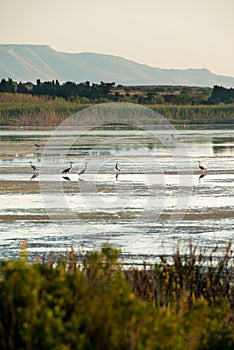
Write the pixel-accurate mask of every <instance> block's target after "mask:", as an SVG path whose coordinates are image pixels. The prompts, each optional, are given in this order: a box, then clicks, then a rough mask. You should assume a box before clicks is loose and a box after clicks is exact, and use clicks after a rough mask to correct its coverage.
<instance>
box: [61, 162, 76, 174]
mask: <svg viewBox="0 0 234 350" xmlns="http://www.w3.org/2000/svg"><path fill="white" fill-rule="evenodd" d="M72 164H73V162H70V167H69V168H67V169H64V170H63V171H62V174H67V173H69V172H70V170H71V168H72Z"/></svg>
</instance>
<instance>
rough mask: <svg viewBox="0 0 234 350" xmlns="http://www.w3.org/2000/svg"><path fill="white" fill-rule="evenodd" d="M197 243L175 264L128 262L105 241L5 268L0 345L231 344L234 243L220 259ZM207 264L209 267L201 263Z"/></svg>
mask: <svg viewBox="0 0 234 350" xmlns="http://www.w3.org/2000/svg"><path fill="white" fill-rule="evenodd" d="M217 250H218V247H216V249H214V251H213V252H212V253H211V255H210V257H209V260H208V261H207V259H205V255H203V253H202V252H197V251H196V249H195V247H193V246H192V245H191V246H190V247H189V248H188V253H187V254H184V255H182V254H180V252H179V250H175V253H174V255H173V257H172V262H171V263H168V261H167V259H166V258H165V257H164V256H161V262H158V263H155V264H152V265H151V266H147V265H146V264H144V263H143V264H142V267H141V268H139V267H130V268H129V267H128V268H126V266H125V267H124V266H123V265H122V264H121V260H120V251H119V250H117V249H115V248H112V247H111V246H109V245H107V244H105V245H103V247H102V249H101V250H100V251H92V252H89V253H87V254H85V255H83V256H81V255H80V254H79V255H78V254H76V253H75V252H74V250H73V249H71V250H70V252H69V253H67V255H66V258H59V257H56V256H53V255H51V256H50V258H48V259H47V260H46V261H43V262H41V261H39V260H35V261H34V262H33V263H28V255H27V243H26V242H23V243H22V250H21V253H20V257H19V258H18V259H16V260H11V261H9V260H2V261H1V267H0V276H1V278H0V343H1V348H2V349H41V350H42V349H118V350H119V349H163V350H167V349H168V350H171V349H175V350H176V349H183V350H186V349H189V350H196V349H212V350H213V349H233V346H234V285H233V262H232V261H233V260H232V259H233V258H232V251H231V243H229V244H228V246H227V248H226V253H224V255H223V256H222V257H221V258H220V260H219V262H218V264H215V263H213V255H215V253H216V252H217ZM201 266H203V268H202V267H201Z"/></svg>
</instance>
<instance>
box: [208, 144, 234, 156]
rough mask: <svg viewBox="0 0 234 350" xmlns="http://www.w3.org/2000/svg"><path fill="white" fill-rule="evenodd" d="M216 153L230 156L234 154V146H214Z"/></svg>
mask: <svg viewBox="0 0 234 350" xmlns="http://www.w3.org/2000/svg"><path fill="white" fill-rule="evenodd" d="M213 152H214V154H216V155H222V156H229V155H233V154H234V146H213Z"/></svg>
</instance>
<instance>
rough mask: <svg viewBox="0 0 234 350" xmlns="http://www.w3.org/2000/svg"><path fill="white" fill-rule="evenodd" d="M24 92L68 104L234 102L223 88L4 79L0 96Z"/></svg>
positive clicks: (233, 94)
mask: <svg viewBox="0 0 234 350" xmlns="http://www.w3.org/2000/svg"><path fill="white" fill-rule="evenodd" d="M1 92H5V93H6V92H8V93H21V94H28V95H33V96H49V97H51V98H56V97H61V98H63V99H65V100H66V101H78V102H80V103H97V102H108V101H113V102H132V103H138V104H146V105H155V104H161V105H162V104H172V105H203V104H204V105H206V104H219V103H224V104H230V103H233V102H234V89H232V88H231V89H227V88H224V87H222V86H217V85H216V86H214V87H213V89H211V88H204V87H203V88H202V87H188V86H123V85H116V84H115V82H110V83H105V82H103V81H101V82H100V84H96V83H91V82H89V81H86V82H82V83H78V84H77V83H74V82H71V81H67V82H65V83H59V81H58V80H52V81H45V82H41V81H40V79H38V80H37V81H36V84H33V83H32V82H26V83H22V82H19V83H17V82H15V81H13V80H12V79H10V78H9V79H8V80H6V79H2V80H1V82H0V93H1Z"/></svg>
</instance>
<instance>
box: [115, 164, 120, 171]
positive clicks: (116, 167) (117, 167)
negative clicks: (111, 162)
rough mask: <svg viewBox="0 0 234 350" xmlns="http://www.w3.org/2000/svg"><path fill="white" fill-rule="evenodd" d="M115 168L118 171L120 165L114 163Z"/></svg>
mask: <svg viewBox="0 0 234 350" xmlns="http://www.w3.org/2000/svg"><path fill="white" fill-rule="evenodd" d="M115 170H116V171H118V172H120V167H119V165H118V163H116V164H115Z"/></svg>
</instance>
